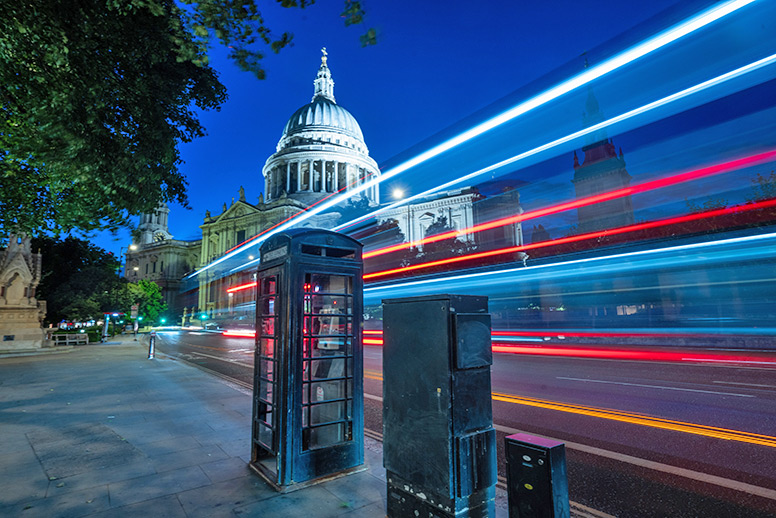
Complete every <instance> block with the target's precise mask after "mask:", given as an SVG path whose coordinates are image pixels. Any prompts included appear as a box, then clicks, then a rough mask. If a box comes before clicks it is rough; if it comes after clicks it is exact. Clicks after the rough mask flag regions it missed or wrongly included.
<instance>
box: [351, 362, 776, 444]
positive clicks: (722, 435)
mask: <svg viewBox="0 0 776 518" xmlns="http://www.w3.org/2000/svg"><path fill="white" fill-rule="evenodd" d="M364 377H365V378H368V379H372V380H376V381H382V380H383V376H382V373H380V372H379V371H374V370H365V371H364ZM491 397H492V398H493V401H501V402H504V403H513V404H516V405H524V406H530V407H536V408H544V409H547V410H555V411H559V412H566V413H570V414H577V415H584V416H589V417H597V418H600V419H607V420H611V421H619V422H623V423H628V424H635V425H638V426H647V427H650V428H659V429H662V430H670V431H673V432H681V433H688V434H692V435H700V436H703V437H711V438H714V439H723V440H727V441H737V442H743V443H749V444H756V445H758V446H768V447H770V448H776V437H773V436H771V435H763V434H758V433H752V432H745V431H741V430H732V429H730V428H719V427H716V426H707V425H702V424H695V423H688V422H684V421H675V420H673V419H664V418H662V417H651V416H647V415H643V414H635V413H632V412H623V411H619V410H611V409H606V408H596V407H589V406H583V405H574V404H571V403H561V402H558V401H550V400H546V399H538V398H531V397H524V396H515V395H513V394H505V393H501V392H493V393H492V394H491Z"/></svg>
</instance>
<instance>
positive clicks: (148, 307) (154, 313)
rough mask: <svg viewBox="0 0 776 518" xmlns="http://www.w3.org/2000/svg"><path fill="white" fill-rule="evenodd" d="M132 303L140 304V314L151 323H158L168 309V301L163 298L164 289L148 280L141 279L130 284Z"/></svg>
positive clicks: (147, 322)
mask: <svg viewBox="0 0 776 518" xmlns="http://www.w3.org/2000/svg"><path fill="white" fill-rule="evenodd" d="M128 289H129V293H130V294H131V296H132V303H133V304H137V305H138V306H139V311H138V315H139V316H141V317H143V322H144V323H146V324H149V325H153V324H156V323H157V322H158V321H159V318H160V317H161V316H162V315H164V314H165V313H166V311H167V303H166V302H165V301H164V299H163V298H162V289H161V288H160V287H159V285H158V284H156V283H155V282H152V281H148V280H145V279H143V280H140V281H138V282H136V283H130V284H129V285H128Z"/></svg>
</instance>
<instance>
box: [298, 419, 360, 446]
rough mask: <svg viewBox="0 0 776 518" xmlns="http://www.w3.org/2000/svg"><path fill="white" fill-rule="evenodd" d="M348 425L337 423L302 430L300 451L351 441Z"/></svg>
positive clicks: (349, 426) (349, 425)
mask: <svg viewBox="0 0 776 518" xmlns="http://www.w3.org/2000/svg"><path fill="white" fill-rule="evenodd" d="M351 430H352V428H351V424H350V423H337V424H330V425H327V426H321V427H318V428H305V429H304V430H302V449H304V450H315V449H318V448H325V447H326V446H332V445H334V444H339V443H342V442H345V441H350V440H351V435H352V431H351Z"/></svg>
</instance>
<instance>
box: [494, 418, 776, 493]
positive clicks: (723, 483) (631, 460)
mask: <svg viewBox="0 0 776 518" xmlns="http://www.w3.org/2000/svg"><path fill="white" fill-rule="evenodd" d="M493 428H495V429H496V430H498V431H499V432H504V433H507V434H510V435H511V434H513V433H525V431H524V430H518V429H516V428H510V427H508V426H501V425H497V424H494V425H493ZM531 435H536V436H538V437H544V438H545V439H552V440H555V441H560V439H556V438H553V437H547V436H542V435H538V434H534V433H532V434H531ZM561 442H565V444H566V448H569V449H572V450H577V451H581V452H584V453H589V454H591V455H598V456H600V457H605V458H607V459H612V460H616V461H619V462H625V463H628V464H633V465H636V466H639V467H642V468H646V469H651V470H654V471H660V472H662V473H668V474H670V475H676V476H679V477H684V478H689V479H691V480H697V481H699V482H705V483H707V484H713V485H715V486H719V487H724V488H727V489H733V490H735V491H743V492H744V493H749V494H752V495H755V496H760V497H763V498H768V499H770V500H776V490H774V489H768V488H765V487H759V486H754V485H752V484H747V483H745V482H739V481H737V480H731V479H729V478H723V477H718V476H716V475H709V474H708V473H700V472H698V471H692V470H689V469H685V468H678V467H676V466H669V465H668V464H662V463H660V462H654V461H651V460H646V459H640V458H638V457H633V456H631V455H625V454H623V453H617V452H614V451H608V450H602V449H601V448H596V447H594V446H587V445H585V444H579V443H575V442H568V441H561Z"/></svg>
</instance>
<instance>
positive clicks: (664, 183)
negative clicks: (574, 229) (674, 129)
mask: <svg viewBox="0 0 776 518" xmlns="http://www.w3.org/2000/svg"><path fill="white" fill-rule="evenodd" d="M775 158H776V150H771V151H766V152H764V153H759V154H756V155H751V156H748V157H744V158H740V159H738V160H732V161H730V162H724V163H722V164H715V165H712V166H708V167H704V168H701V169H696V170H694V171H688V172H685V173H680V174H678V175H675V176H669V177H664V178H658V179H656V180H650V181H647V182H644V183H641V184H637V185H632V186H630V187H625V188H623V189H616V190H613V191H609V192H605V193H601V194H596V195H594V196H589V197H587V198H581V199H578V200H573V201H568V202H564V203H560V204H557V205H552V206H550V207H545V208H543V209H537V210H532V211H528V212H524V213H523V214H518V215H516V216H510V217H508V218H502V219H498V220H494V221H489V222H487V223H481V224H479V225H473V226H471V227H468V228H465V229H462V230H451V231H449V232H443V233H441V234H436V235H434V236H430V237H426V238H423V239H417V240H415V241H410V242H408V243H399V244H396V245H392V246H388V247H385V248H380V249H377V250H371V251H369V252H364V254H363V257H364V259H368V258H369V257H375V256H378V255H383V254H387V253H390V252H395V251H397V250H402V249H405V248H413V247H417V246H418V245H422V244H426V243H435V242H437V241H442V240H444V239H449V238H452V237H458V236H464V235H467V234H475V233H477V232H482V231H484V230H490V229H492V228H498V227H502V226H506V225H509V224H512V223H518V222H521V221H526V220H530V219H535V218H540V217H543V216H549V215H552V214H557V213H559V212H564V211H567V210H572V209H577V208H579V207H586V206H588V205H593V204H595V203H602V202H605V201H609V200H614V199H617V198H623V197H625V196H631V195H633V194H640V193H643V192H646V191H651V190H655V189H660V188H663V187H668V186H671V185H676V184H680V183H684V182H689V181H691V180H697V179H700V178H705V177H708V176H713V175H717V174H722V173H729V172H731V171H735V170H738V169H741V168H743V167H749V166H752V165H756V164H760V163H764V162H769V161H771V160H773V159H775Z"/></svg>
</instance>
